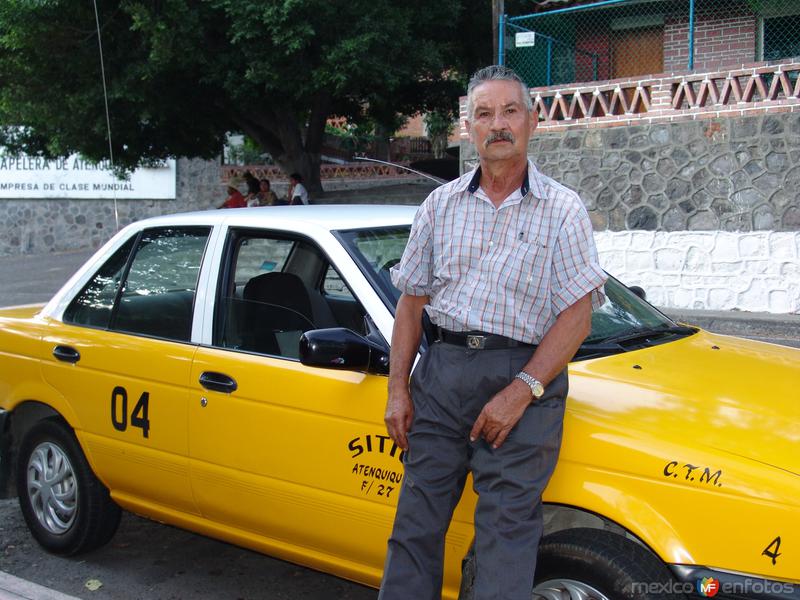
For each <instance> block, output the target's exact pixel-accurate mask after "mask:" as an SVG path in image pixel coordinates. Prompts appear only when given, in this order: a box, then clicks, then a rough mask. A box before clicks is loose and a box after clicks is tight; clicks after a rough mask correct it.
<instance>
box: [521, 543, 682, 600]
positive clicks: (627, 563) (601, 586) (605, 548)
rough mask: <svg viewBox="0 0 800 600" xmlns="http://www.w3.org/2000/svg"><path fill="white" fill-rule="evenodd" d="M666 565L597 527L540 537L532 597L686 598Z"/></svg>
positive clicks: (587, 599) (572, 599)
mask: <svg viewBox="0 0 800 600" xmlns="http://www.w3.org/2000/svg"><path fill="white" fill-rule="evenodd" d="M675 583H677V582H676V580H675V579H674V578H673V577H672V574H671V573H670V572H669V570H668V569H667V567H666V566H665V565H664V563H662V562H661V560H659V559H658V557H656V556H654V555H653V554H652V553H651V552H650V551H648V550H647V549H646V548H643V547H642V546H640V545H639V544H637V543H636V542H633V541H631V540H629V539H626V538H624V537H622V536H621V535H617V534H614V533H611V532H608V531H603V530H599V529H588V528H579V529H565V530H563V531H557V532H555V533H553V534H550V535H548V536H545V537H544V538H542V543H541V545H540V546H539V558H538V563H537V567H536V579H535V583H534V588H533V598H535V599H543V600H579V599H580V600H619V599H622V598H630V599H636V600H686V596H685V595H684V594H683V593H681V591H680V589H679V588H678V586H676V585H673V584H675Z"/></svg>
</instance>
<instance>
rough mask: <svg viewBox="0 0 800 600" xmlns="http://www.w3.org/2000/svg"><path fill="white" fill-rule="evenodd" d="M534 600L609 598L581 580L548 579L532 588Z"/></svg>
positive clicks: (605, 599) (592, 599) (594, 599)
mask: <svg viewBox="0 0 800 600" xmlns="http://www.w3.org/2000/svg"><path fill="white" fill-rule="evenodd" d="M533 598H534V600H539V599H541V600H609V598H608V596H606V595H605V594H604V593H602V592H601V591H599V590H597V589H596V588H593V587H592V586H591V585H589V584H588V583H584V582H583V581H575V580H574V579H549V580H547V581H543V582H542V583H538V584H536V585H535V586H534V588H533Z"/></svg>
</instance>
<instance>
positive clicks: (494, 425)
mask: <svg viewBox="0 0 800 600" xmlns="http://www.w3.org/2000/svg"><path fill="white" fill-rule="evenodd" d="M531 396H532V395H531V389H530V388H529V387H528V386H527V385H526V384H525V383H523V382H522V381H520V380H519V379H514V381H512V382H511V383H509V384H508V385H507V386H506V387H504V388H503V389H502V390H500V391H499V392H498V393H497V394H495V396H494V397H493V398H492V399H491V400H489V402H487V403H486V405H485V406H484V407H483V410H482V411H481V414H479V415H478V418H477V419H476V421H475V425H473V426H472V431H471V432H470V434H469V440H470V441H471V442H474V441H475V440H477V439H478V438H479V437H482V438H483V439H484V440H486V442H487V443H488V444H491V445H492V448H494V449H495V450H496V449H497V448H499V447H500V446H502V445H503V442H505V441H506V438H507V437H508V434H509V433H511V430H512V429H514V426H515V425H516V424H517V422H518V421H519V420H520V418H521V417H522V413H524V412H525V409H526V408H528V405H529V404H530V403H531Z"/></svg>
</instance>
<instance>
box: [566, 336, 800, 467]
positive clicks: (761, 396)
mask: <svg viewBox="0 0 800 600" xmlns="http://www.w3.org/2000/svg"><path fill="white" fill-rule="evenodd" d="M570 375H571V377H570V399H569V404H568V407H569V410H570V411H571V412H573V414H575V415H576V416H584V417H589V418H591V419H592V420H594V421H597V420H602V421H605V422H606V423H612V422H613V424H614V425H616V426H617V427H619V426H622V427H625V428H626V429H635V430H639V431H641V432H642V433H644V434H645V435H647V434H652V435H654V436H657V437H658V438H661V439H668V440H670V441H671V442H675V443H678V444H681V445H683V446H684V447H686V448H691V447H695V448H698V447H699V446H702V447H704V449H706V450H710V451H713V452H716V453H719V452H720V451H722V452H725V453H727V454H729V455H734V456H736V457H741V458H742V459H747V460H751V461H756V462H758V463H761V464H762V465H769V466H770V467H774V468H777V469H781V470H783V471H785V472H789V473H792V474H794V475H796V476H800V452H798V448H799V447H800V350H799V349H795V348H788V347H785V346H778V345H774V344H767V343H763V342H755V341H751V340H746V339H741V338H735V337H729V336H722V335H715V334H711V333H708V332H706V331H702V330H701V331H699V332H698V333H696V334H694V335H691V336H688V337H686V338H683V339H680V340H676V341H673V342H669V343H665V344H660V345H657V346H653V347H650V348H645V349H640V350H635V351H631V352H626V353H622V354H617V355H613V356H607V357H604V358H599V359H594V360H587V361H583V362H576V363H572V364H571V365H570Z"/></svg>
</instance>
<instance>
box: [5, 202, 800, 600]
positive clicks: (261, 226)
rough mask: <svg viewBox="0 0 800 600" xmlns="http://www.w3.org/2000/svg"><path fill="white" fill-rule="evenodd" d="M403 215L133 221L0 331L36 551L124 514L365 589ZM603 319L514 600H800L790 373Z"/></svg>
mask: <svg viewBox="0 0 800 600" xmlns="http://www.w3.org/2000/svg"><path fill="white" fill-rule="evenodd" d="M414 211H415V208H414V207H397V206H395V207H389V206H369V207H365V206H309V207H267V208H255V209H236V210H228V211H208V212H204V213H190V214H183V215H175V216H169V217H159V218H155V219H149V220H145V221H142V222H139V223H136V224H134V225H131V226H129V227H127V228H126V229H124V230H122V231H121V232H120V233H119V234H118V235H116V236H115V237H114V238H113V239H112V240H110V241H109V242H108V243H107V244H106V245H105V246H104V247H103V248H101V249H100V250H99V251H98V252H97V253H96V254H95V256H94V257H93V258H91V259H90V260H89V261H88V262H87V263H86V264H85V265H84V266H83V267H82V268H81V269H80V270H79V271H78V272H77V273H76V274H75V275H74V276H73V277H72V278H71V279H70V280H69V281H68V282H67V283H66V285H65V286H64V287H63V288H62V289H61V290H60V291H59V292H58V293H57V294H56V295H55V296H54V297H53V299H52V300H51V301H50V302H49V303H48V304H47V305H45V306H43V307H42V306H37V307H18V308H9V309H4V310H2V311H0V434H1V435H2V437H0V489H2V490H3V491H4V492H5V493H6V494H7V495H10V494H14V493H16V495H18V496H19V501H20V505H21V507H22V511H23V514H24V517H25V520H26V522H27V524H28V526H29V528H30V530H31V533H32V535H33V537H34V538H35V539H36V540H37V541H38V542H39V543H40V544H41V545H42V546H43V547H44V548H46V549H47V550H49V551H51V552H54V553H58V554H63V555H73V554H76V553H80V552H84V551H87V550H91V549H93V548H97V547H99V546H101V545H102V544H104V543H106V542H108V541H109V539H110V538H111V537H112V536H113V535H114V532H115V529H116V527H117V524H118V522H119V518H120V510H121V509H124V510H128V511H132V512H134V513H137V514H139V515H144V516H146V517H149V518H152V519H155V520H158V521H163V522H166V523H171V524H173V525H176V526H179V527H184V528H186V529H190V530H193V531H196V532H199V533H201V534H205V535H208V536H211V537H214V538H219V539H222V540H226V541H228V542H232V543H234V544H239V545H241V546H245V547H248V548H252V549H255V550H258V551H261V552H264V553H267V554H270V555H273V556H277V557H280V558H283V559H286V560H289V561H293V562H296V563H298V564H302V565H306V566H308V567H311V568H315V569H319V570H322V571H327V572H330V573H334V574H336V575H338V576H340V577H344V578H347V579H352V580H354V581H359V582H362V583H365V584H367V585H373V586H377V585H378V583H379V581H380V577H381V569H382V565H383V562H384V556H385V552H386V540H387V538H388V536H389V532H390V529H391V526H392V519H393V514H394V509H395V503H396V501H397V497H398V495H399V492H400V488H401V485H402V482H403V452H402V451H401V450H400V449H399V448H398V447H397V446H396V445H395V444H394V443H392V441H391V439H390V438H389V437H388V436H387V434H386V431H385V429H384V425H383V411H384V405H385V398H386V374H387V370H388V354H389V343H388V340H390V339H391V330H392V322H393V314H394V307H395V303H396V301H397V298H398V295H399V294H398V292H397V290H396V289H395V288H394V287H393V286H392V284H391V281H390V279H389V276H388V271H389V268H390V267H391V266H392V265H394V264H395V263H396V262H397V261H398V260H399V258H400V256H401V254H402V251H403V248H404V247H405V244H406V242H407V238H408V234H409V229H410V223H411V221H412V218H413V215H414ZM606 293H607V300H606V302H605V304H604V305H603V306H602V307H601V308H599V309H598V310H596V311H595V313H594V316H593V328H592V333H591V335H590V336H589V337H588V338H587V340H586V341H585V343H584V344H583V346H582V347H581V348H580V350H579V351H578V353H577V355H576V356H575V358H574V360H573V362H572V363H571V364H570V378H571V388H570V395H569V399H568V402H567V411H566V420H565V431H564V442H563V448H562V451H561V455H560V460H559V464H558V468H557V469H556V472H555V475H554V476H553V478H552V481H551V483H550V485H549V486H548V488H547V490H546V493H545V496H544V500H545V503H546V508H545V523H546V529H545V533H546V535H545V537H544V539H543V541H542V546H541V553H540V563H539V565H538V567H537V572H536V584H535V588H534V589H533V590H532V596H533V597H541V598H548V599H562V598H574V599H579V598H580V599H597V600H602V599H607V600H615V599H617V598H642V599H656V598H690V597H710V596H716V597H717V598H774V599H778V598H781V599H786V598H795V599H796V598H800V585H797V584H800V350H794V349H789V348H785V347H780V346H774V345H769V344H764V343H758V342H753V341H748V340H743V339H737V338H732V337H725V336H719V335H713V334H711V333H708V332H705V331H702V330H699V329H697V328H693V327H689V326H685V325H679V324H676V323H674V322H672V321H671V320H670V319H668V318H667V317H666V316H664V315H663V314H662V313H661V312H659V311H658V310H657V309H655V308H653V307H652V306H651V305H649V304H648V303H647V302H645V301H644V300H642V299H641V298H640V297H638V296H637V295H636V294H634V293H633V292H632V291H631V290H629V289H628V288H626V287H625V286H624V285H622V284H621V283H619V282H618V281H616V280H614V279H613V278H611V279H610V280H609V282H608V284H607V286H606ZM420 351H421V352H424V351H425V347H424V345H423V347H422V348H420ZM475 500H476V497H475V495H474V493H473V492H472V490H471V486H470V484H469V483H468V485H467V491H466V492H465V494H464V497H463V498H462V500H461V503H460V505H459V506H458V508H457V510H456V513H455V516H454V519H453V522H452V524H451V527H450V529H449V532H448V534H447V542H446V547H447V550H446V554H447V558H446V573H445V582H444V593H443V597H444V598H447V599H453V598H457V597H461V598H471V597H472V591H471V586H470V583H471V573H472V560H471V552H470V547H471V544H472V536H473V530H472V515H473V510H474V506H475ZM411 600H413V599H411Z"/></svg>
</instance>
